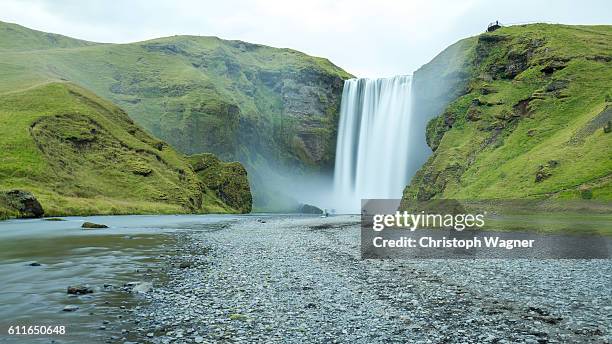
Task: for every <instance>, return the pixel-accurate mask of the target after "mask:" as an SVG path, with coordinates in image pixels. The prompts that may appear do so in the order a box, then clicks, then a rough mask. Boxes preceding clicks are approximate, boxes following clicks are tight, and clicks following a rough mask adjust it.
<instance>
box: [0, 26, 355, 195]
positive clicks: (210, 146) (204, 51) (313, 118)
mask: <svg viewBox="0 0 612 344" xmlns="http://www.w3.org/2000/svg"><path fill="white" fill-rule="evenodd" d="M0 42H2V43H0V56H1V60H0V61H1V62H0V75H1V76H2V79H3V82H2V83H1V84H0V93H2V92H11V91H13V90H15V89H21V88H25V87H30V86H32V85H35V84H38V83H44V82H49V81H58V80H59V81H62V80H67V81H70V82H73V83H75V84H78V85H80V86H82V87H85V88H87V89H89V90H91V91H93V92H95V93H96V94H97V95H99V96H101V97H104V98H105V99H109V100H111V101H112V102H113V103H115V104H117V105H119V106H120V107H122V108H123V109H125V110H126V111H127V113H128V114H129V116H130V118H132V119H133V120H134V121H135V122H136V123H137V124H139V125H141V126H142V127H143V128H144V129H145V130H147V131H148V132H149V133H151V134H152V135H154V136H156V137H159V138H161V139H162V140H164V141H166V142H168V143H169V144H170V145H171V146H173V147H174V148H176V149H177V150H179V151H181V152H183V153H185V154H197V153H204V152H211V153H214V154H216V155H217V156H219V157H220V158H222V159H224V160H237V161H240V162H241V163H243V164H245V166H246V167H247V169H248V170H249V172H250V173H249V175H250V177H252V178H251V181H252V182H253V181H255V182H258V181H259V180H262V179H265V178H257V177H258V176H257V175H256V174H261V177H263V176H266V175H267V173H266V171H267V170H268V169H269V168H272V169H275V168H283V169H293V170H294V171H295V172H296V173H297V174H300V173H309V172H316V171H330V170H331V168H332V167H333V161H334V155H335V142H336V123H337V120H338V118H337V116H338V111H337V110H338V108H339V104H340V97H341V93H342V86H343V80H344V79H346V78H349V77H351V75H350V74H348V73H346V72H345V71H343V70H342V69H340V68H338V67H336V66H335V65H333V64H332V63H330V62H329V61H328V60H326V59H324V58H318V57H312V56H308V55H306V54H303V53H300V52H298V51H295V50H291V49H277V48H271V47H267V46H263V45H257V44H250V43H246V42H241V41H227V40H221V39H219V38H216V37H199V36H173V37H165V38H159V39H154V40H150V41H145V42H137V43H132V44H97V43H91V42H84V41H80V40H75V39H71V38H68V37H63V36H59V35H51V34H47V33H43V32H38V31H34V30H30V29H27V28H24V27H21V26H19V25H15V24H7V23H2V22H0ZM262 166H263V167H266V170H264V169H263V168H262ZM255 189H257V190H261V191H262V193H264V192H265V187H262V186H259V187H256V188H255Z"/></svg>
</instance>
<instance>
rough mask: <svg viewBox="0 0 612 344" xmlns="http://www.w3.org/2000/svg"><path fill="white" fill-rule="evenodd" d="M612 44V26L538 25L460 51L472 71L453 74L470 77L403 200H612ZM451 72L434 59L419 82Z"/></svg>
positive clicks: (465, 44) (458, 69) (472, 41)
mask: <svg viewBox="0 0 612 344" xmlns="http://www.w3.org/2000/svg"><path fill="white" fill-rule="evenodd" d="M610 42H612V26H566V25H548V24H534V25H523V26H512V27H505V28H502V29H499V30H497V31H495V32H492V33H485V34H482V35H480V36H478V37H472V38H468V39H466V40H464V41H462V42H460V43H458V44H457V45H458V46H460V47H461V48H462V49H461V52H462V54H463V56H464V57H465V59H464V62H463V63H462V64H460V65H458V66H457V65H455V66H448V67H447V68H448V69H449V70H453V71H454V73H457V74H459V75H464V76H467V77H465V78H462V79H461V78H458V80H459V79H460V80H463V81H461V82H458V83H457V84H456V90H459V91H460V94H459V95H458V96H457V97H455V98H454V100H452V101H451V102H450V103H446V104H447V106H446V108H445V109H444V110H443V111H442V113H441V114H440V115H439V116H438V117H436V118H434V119H432V120H431V121H430V123H429V124H428V125H427V142H428V144H429V146H430V147H431V148H432V150H433V151H434V153H433V155H432V156H431V157H430V158H429V160H428V161H427V162H426V164H425V165H424V166H423V167H422V168H421V169H420V170H419V171H418V172H417V173H416V175H415V176H414V178H413V180H412V181H411V183H410V185H408V186H407V187H406V189H405V190H404V197H403V201H404V206H406V204H407V203H408V202H410V201H413V200H421V201H423V200H429V199H435V198H447V199H524V198H534V199H546V198H554V199H593V200H611V199H612V187H611V184H610V181H611V179H612V174H611V173H612V155H611V154H610V152H611V151H610V147H612V135H610V134H609V133H607V132H606V130H605V126H606V123H608V121H610V119H611V116H612V107H611V106H610V105H611V104H610V103H609V94H610V92H611V91H612V83H611V81H612V44H610ZM457 45H456V46H457ZM453 49H457V48H456V47H455V48H453ZM447 55H448V54H446V53H442V54H441V55H440V56H442V57H444V56H447ZM446 63H447V62H444V61H437V60H435V59H434V61H432V62H431V63H430V65H426V66H425V67H423V68H422V69H423V70H421V71H420V73H421V74H423V73H424V70H426V69H427V68H430V69H435V70H439V69H440V68H439V67H435V68H434V66H435V65H436V64H442V65H445V64H446ZM415 75H416V76H418V75H419V72H417V73H416V74H415Z"/></svg>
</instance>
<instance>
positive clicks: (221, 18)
mask: <svg viewBox="0 0 612 344" xmlns="http://www.w3.org/2000/svg"><path fill="white" fill-rule="evenodd" d="M611 13H612V1H609V0H591V1H572V0H559V1H541V0H527V1H525V0H515V1H500V0H463V1H452V0H430V1H407V0H404V1H402V0H395V1H393V0H364V1H360V0H305V1H292V0H215V1H207V0H201V1H197V0H175V1H171V0H168V1H162V0H133V1H129V0H124V1H109V0H93V1H85V0H55V1H52V0H49V1H45V0H0V20H2V21H7V22H13V23H17V24H21V25H24V26H27V27H30V28H33V29H37V30H42V31H47V32H54V33H60V34H64V35H67V36H71V37H75V38H81V39H86V40H91V41H97V42H121V43H124V42H134V41H140V40H146V39H151V38H156V37H161V36H171V35H176V34H190V35H203V36H218V37H221V38H225V39H240V40H244V41H248V42H253V43H260V44H266V45H271V46H275V47H288V48H293V49H296V50H300V51H303V52H306V53H308V54H311V55H316V56H322V57H326V58H329V59H330V60H331V61H332V62H334V63H335V64H337V65H339V66H340V67H342V68H344V69H346V70H347V71H349V72H351V73H353V74H355V75H357V76H362V77H364V76H366V77H380V76H392V75H397V74H411V73H412V72H413V71H414V70H416V69H417V68H418V67H420V66H421V65H423V64H424V63H427V62H428V61H429V60H431V59H432V58H433V57H434V56H435V55H436V54H437V53H439V52H440V51H441V50H443V49H444V48H445V47H446V46H448V45H450V44H452V43H453V42H455V41H457V40H459V39H461V38H463V37H467V36H472V35H475V34H478V33H480V32H482V31H483V30H484V29H485V28H486V26H487V24H488V23H489V22H491V21H495V20H499V21H500V22H502V23H523V22H533V21H545V22H553V23H565V24H612V23H611V21H612V20H611V19H612V16H611Z"/></svg>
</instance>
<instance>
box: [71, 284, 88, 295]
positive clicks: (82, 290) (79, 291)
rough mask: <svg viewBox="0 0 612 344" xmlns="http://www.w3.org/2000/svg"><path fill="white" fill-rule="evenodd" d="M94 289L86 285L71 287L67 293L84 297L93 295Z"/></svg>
mask: <svg viewBox="0 0 612 344" xmlns="http://www.w3.org/2000/svg"><path fill="white" fill-rule="evenodd" d="M93 292H94V291H93V289H92V288H90V287H89V286H86V285H71V286H69V287H68V290H67V293H68V294H73V295H84V294H91V293H93Z"/></svg>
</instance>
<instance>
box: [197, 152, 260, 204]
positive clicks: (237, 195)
mask: <svg viewBox="0 0 612 344" xmlns="http://www.w3.org/2000/svg"><path fill="white" fill-rule="evenodd" d="M189 162H190V163H191V167H192V168H193V170H194V171H195V172H196V174H197V176H198V177H199V178H200V180H201V181H202V184H203V188H204V189H205V190H206V191H207V192H212V193H213V194H214V196H215V197H216V198H218V199H220V200H221V201H222V202H223V203H224V204H225V205H227V206H230V207H231V208H233V209H236V210H238V211H239V212H241V213H250V212H251V209H252V205H253V199H252V197H251V193H250V191H249V190H250V188H249V180H248V178H247V171H246V169H245V168H244V166H242V164H240V163H239V162H223V161H221V160H219V158H217V157H216V156H215V155H214V154H210V153H203V154H196V155H192V156H190V157H189Z"/></svg>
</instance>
